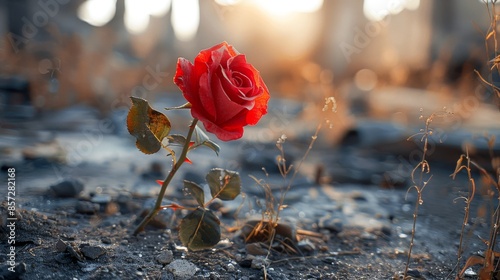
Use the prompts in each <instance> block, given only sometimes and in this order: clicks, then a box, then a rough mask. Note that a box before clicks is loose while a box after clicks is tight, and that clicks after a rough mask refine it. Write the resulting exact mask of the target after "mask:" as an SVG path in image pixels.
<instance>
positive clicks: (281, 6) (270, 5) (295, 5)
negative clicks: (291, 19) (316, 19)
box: [256, 0, 323, 15]
mask: <svg viewBox="0 0 500 280" xmlns="http://www.w3.org/2000/svg"><path fill="white" fill-rule="evenodd" d="M256 4H258V5H259V7H260V8H262V9H263V10H264V11H266V12H268V13H269V14H271V15H286V14H290V13H314V12H316V11H318V10H319V9H321V7H322V6H323V0H307V1H306V0H258V1H256Z"/></svg>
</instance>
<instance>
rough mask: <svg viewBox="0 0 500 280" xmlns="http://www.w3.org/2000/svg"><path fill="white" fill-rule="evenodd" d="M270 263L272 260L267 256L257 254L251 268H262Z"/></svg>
mask: <svg viewBox="0 0 500 280" xmlns="http://www.w3.org/2000/svg"><path fill="white" fill-rule="evenodd" d="M269 264H270V260H268V259H266V258H265V257H261V256H256V257H255V258H254V259H253V260H252V264H251V266H250V267H251V268H253V269H262V267H264V266H267V265H269Z"/></svg>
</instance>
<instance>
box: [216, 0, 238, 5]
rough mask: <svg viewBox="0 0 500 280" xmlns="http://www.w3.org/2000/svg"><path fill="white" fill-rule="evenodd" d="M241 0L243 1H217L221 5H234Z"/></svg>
mask: <svg viewBox="0 0 500 280" xmlns="http://www.w3.org/2000/svg"><path fill="white" fill-rule="evenodd" d="M239 2H241V0H215V3H217V4H219V5H221V6H232V5H236V4H238V3H239Z"/></svg>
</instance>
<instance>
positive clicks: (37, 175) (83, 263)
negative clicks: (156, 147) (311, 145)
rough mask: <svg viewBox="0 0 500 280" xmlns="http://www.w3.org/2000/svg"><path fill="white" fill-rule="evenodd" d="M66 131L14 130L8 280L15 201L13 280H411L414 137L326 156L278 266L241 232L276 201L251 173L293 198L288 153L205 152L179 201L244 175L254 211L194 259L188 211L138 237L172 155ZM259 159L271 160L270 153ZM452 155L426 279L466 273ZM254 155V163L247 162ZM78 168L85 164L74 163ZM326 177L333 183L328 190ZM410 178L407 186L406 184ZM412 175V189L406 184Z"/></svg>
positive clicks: (419, 239)
mask: <svg viewBox="0 0 500 280" xmlns="http://www.w3.org/2000/svg"><path fill="white" fill-rule="evenodd" d="M73 114H74V113H73ZM54 119H61V118H60V117H59V118H56V117H53V119H50V118H47V119H46V121H45V123H44V125H42V126H39V127H38V129H37V130H33V129H31V128H33V127H34V124H36V122H26V121H21V122H17V123H12V122H11V123H4V125H3V127H4V129H3V132H4V133H2V134H3V136H1V137H0V139H1V140H2V149H3V152H2V153H3V156H2V158H1V159H2V162H1V163H2V173H1V174H2V177H3V178H5V179H2V181H3V182H4V184H6V183H5V182H6V181H7V179H6V178H7V173H8V170H9V168H15V169H16V179H17V181H16V182H17V184H16V217H17V220H16V221H15V241H16V244H15V252H16V255H15V261H16V268H15V270H16V272H15V273H12V272H10V271H8V262H7V261H8V260H9V256H7V254H4V253H3V252H9V244H8V239H7V236H8V234H9V232H10V229H9V228H7V227H6V225H7V223H8V222H9V221H8V220H7V217H8V211H7V205H6V202H4V203H3V204H2V206H1V208H0V209H1V215H0V217H1V219H2V231H3V232H2V244H1V245H0V246H1V248H2V249H1V250H2V255H0V259H1V261H2V270H1V274H0V277H3V278H4V279H16V278H20V279H183V278H186V279H206V278H208V279H265V278H266V277H267V279H392V278H393V277H395V276H396V277H397V275H398V274H399V273H401V272H402V271H403V270H404V268H405V264H406V261H407V252H408V246H409V243H410V235H411V225H412V211H413V207H414V202H415V201H416V194H415V192H409V193H408V195H407V192H406V190H407V189H408V187H409V186H410V185H411V182H410V180H409V178H408V166H405V165H402V163H401V158H408V156H409V155H410V154H411V152H412V151H413V150H415V149H417V150H418V146H415V144H414V143H409V144H406V143H405V142H404V141H400V140H404V139H405V138H406V137H399V136H391V137H388V138H385V139H381V140H380V141H378V140H377V141H376V143H371V142H370V141H368V144H367V143H366V141H365V140H363V139H364V138H360V139H361V140H359V139H358V140H359V141H357V142H356V141H353V142H352V143H355V144H353V145H344V146H341V147H337V148H334V147H332V146H329V145H325V144H319V145H318V147H316V148H315V149H313V151H312V152H311V155H310V156H309V158H308V160H307V161H306V163H305V164H304V166H303V169H302V171H301V173H300V174H299V176H298V177H297V179H296V181H295V182H294V183H293V184H292V187H291V189H290V191H289V193H288V194H287V196H286V201H285V204H286V205H287V206H288V207H287V208H286V210H285V211H283V213H282V216H281V217H282V221H283V224H284V225H285V226H286V227H290V228H291V229H293V230H295V232H296V233H297V237H298V242H297V243H292V244H291V245H290V243H287V244H288V245H287V246H284V245H283V243H282V244H280V243H279V242H277V243H276V244H274V245H276V246H274V247H273V250H271V252H270V253H269V255H268V254H267V252H268V250H267V247H262V246H260V245H258V244H257V245H256V244H253V245H246V244H244V242H243V239H242V237H241V236H240V235H239V231H237V229H238V227H240V226H241V225H242V224H244V223H245V221H246V220H248V219H252V217H255V216H257V217H258V216H259V213H260V210H259V208H258V204H257V203H256V201H258V200H260V201H262V198H263V192H262V190H261V189H260V188H259V187H258V186H256V185H255V183H252V180H251V179H250V178H249V177H248V175H249V174H251V175H254V176H257V177H261V178H264V176H263V173H262V171H260V166H266V167H267V169H268V172H269V174H270V176H269V178H268V181H269V182H270V183H271V185H272V187H273V190H275V194H276V195H279V190H280V189H281V188H282V186H283V182H282V181H281V179H280V176H279V174H278V173H277V172H276V170H274V171H273V170H272V166H273V165H274V163H273V162H272V158H274V155H275V154H277V153H278V151H277V150H276V149H275V147H274V144H273V143H272V142H269V143H254V142H251V141H250V140H248V141H246V142H245V144H246V145H247V146H245V147H246V148H244V149H240V150H238V148H241V146H238V145H240V144H234V145H227V146H223V147H222V148H223V151H224V150H226V151H227V152H223V153H222V154H221V156H220V158H218V159H213V156H212V154H211V151H209V150H206V151H205V150H203V151H202V150H200V151H199V152H198V151H195V153H197V155H195V156H193V158H192V160H193V162H195V165H196V168H193V167H192V166H186V167H185V169H186V171H185V172H184V173H181V174H179V176H178V177H179V178H178V180H177V181H176V182H174V184H173V186H172V187H171V188H170V190H169V193H168V194H167V197H166V198H168V199H170V200H175V201H181V202H184V203H187V204H189V203H190V202H189V201H186V198H185V197H184V196H183V195H182V192H181V191H180V190H179V187H178V186H179V182H180V181H181V179H182V178H190V179H191V180H197V179H200V178H203V176H204V172H203V171H204V170H208V168H210V167H214V166H220V167H223V168H230V167H231V166H232V167H237V168H238V170H239V171H240V173H241V176H242V178H244V179H243V181H244V185H243V192H244V193H245V199H244V200H243V199H242V198H239V199H237V200H236V201H234V202H224V203H222V202H218V203H217V205H214V209H216V213H217V215H218V216H219V217H220V218H221V221H222V229H223V238H222V241H221V242H220V243H219V244H218V245H217V246H216V247H215V248H214V249H213V250H205V251H201V252H188V251H186V250H185V249H184V248H183V247H182V246H181V244H180V241H179V239H178V237H177V230H176V226H177V225H178V221H179V219H178V217H179V216H182V215H183V213H181V212H179V213H175V214H174V213H171V212H168V211H164V213H162V217H161V219H159V220H158V222H157V223H155V224H154V226H151V227H148V228H147V230H146V231H145V232H143V233H141V234H139V235H138V236H133V235H132V234H131V233H132V231H133V229H134V225H136V224H137V222H138V221H139V218H138V217H139V216H140V214H141V212H142V211H143V210H144V209H148V208H147V205H151V203H152V201H153V198H154V195H155V194H156V193H157V192H158V186H157V185H156V184H155V183H154V180H156V179H161V178H162V177H164V175H165V174H162V173H164V170H167V167H168V160H165V158H164V155H157V156H152V157H151V156H149V157H148V156H145V155H142V154H140V153H139V152H138V151H137V150H136V149H135V148H134V146H133V140H132V139H131V138H130V137H128V136H127V135H126V134H124V133H123V132H120V131H114V132H111V133H107V134H102V135H101V134H96V133H93V134H92V130H85V129H87V128H90V129H92V128H93V127H96V126H95V125H96V122H97V121H98V119H97V118H94V119H93V121H94V122H92V121H88V118H87V119H86V122H85V123H82V122H81V120H82V119H83V118H78V117H75V118H74V119H75V120H79V121H80V122H79V123H77V124H76V125H75V124H72V125H71V127H73V128H74V127H75V126H76V127H78V129H76V130H75V129H73V130H68V129H61V128H60V127H62V126H61V123H56V125H54V126H56V127H59V128H58V129H54V128H51V127H50V124H51V121H53V122H54ZM63 119H64V118H63ZM118 119H119V118H118ZM91 120H92V119H91ZM65 121H66V123H67V122H69V121H68V118H66V119H65ZM14 126H15V127H16V129H14V128H13V127H14ZM85 131H86V132H85ZM362 135H363V133H359V134H356V135H355V137H363V136H362ZM351 136H352V135H351ZM92 137H93V138H92ZM450 138H451V137H450ZM85 139H87V140H85ZM89 139H90V140H89ZM92 139H93V141H94V142H92V141H91V140H92ZM369 139H374V138H369ZM351 140H352V139H351ZM351 140H349V141H351ZM85 141H88V142H89V143H94V145H92V146H91V149H90V148H88V149H87V150H85V149H84V148H85ZM54 143H56V144H54ZM401 143H403V144H401ZM347 144H349V143H347ZM37 145H45V146H44V148H42V149H41V150H43V151H49V150H50V149H52V151H53V153H49V155H47V154H43V155H41V154H38V156H30V157H27V155H26V148H27V147H36V146H37ZM79 145H80V146H79ZM287 145H289V146H288V151H289V152H290V155H289V156H290V157H291V158H294V159H299V158H300V157H301V155H302V154H303V152H304V151H305V150H306V148H307V142H306V141H302V140H300V139H297V140H295V141H294V140H293V139H290V141H289V143H287ZM54 147H55V148H54ZM78 147H80V148H78ZM82 147H83V148H82ZM248 147H259V153H257V155H256V154H255V153H252V151H253V150H252V149H251V148H248ZM381 147H382V148H381ZM383 147H386V149H384V148H383ZM387 147H389V148H387ZM59 148H61V150H62V151H65V152H66V153H65V155H66V161H65V162H62V163H57V156H54V155H58V153H59V150H58V149H59ZM440 149H441V150H442V151H446V152H444V153H443V154H439V153H438V152H436V153H435V154H434V158H433V161H431V168H432V174H433V178H432V180H431V182H430V183H429V185H428V186H427V189H426V190H425V192H424V196H423V204H422V205H421V206H420V213H419V218H418V222H417V234H416V238H415V245H414V248H413V254H412V259H411V264H410V269H411V270H410V275H412V277H413V278H414V279H446V278H448V279H454V276H453V275H454V274H451V275H452V276H450V273H452V271H454V270H455V271H456V269H455V265H456V263H457V257H456V254H457V248H458V242H459V238H460V226H461V220H462V218H463V216H462V215H463V203H462V202H461V201H458V202H454V199H455V198H456V197H458V196H459V195H460V194H463V193H462V192H463V191H464V190H466V188H465V184H466V178H465V177H462V176H461V177H459V178H458V179H457V180H456V181H452V180H451V179H450V178H449V175H450V174H451V173H452V172H453V169H454V167H455V166H454V161H456V159H457V158H458V156H459V154H460V147H458V148H457V146H456V145H455V146H454V145H448V146H446V145H443V146H438V147H437V148H436V151H438V150H440ZM23 151H24V153H23ZM82 151H86V152H85V153H83V152H82ZM241 151H243V155H239V156H235V155H238V153H237V152H241ZM455 154H456V155H455ZM30 155H32V154H30ZM68 155H69V156H71V155H73V156H74V158H73V161H69V162H68V160H67V159H68ZM78 155H80V156H81V158H79V159H78V157H76V156H78ZM269 156H270V157H269ZM249 159H250V160H249ZM270 159H271V160H270ZM405 168H406V169H405ZM318 169H320V170H322V172H321V173H320V174H319V177H320V179H321V180H320V181H321V184H317V183H315V179H314V177H315V174H317V172H318ZM400 169H401V170H402V171H401V172H406V173H397V172H399V171H398V170H400ZM394 172H396V173H397V174H395V173H394ZM401 174H406V175H405V176H406V177H405V176H399V177H398V176H397V175H401ZM387 178H389V179H390V180H387ZM68 180H69V181H72V180H78V181H80V182H81V183H82V191H81V192H80V189H79V188H78V185H71V186H69V185H66V186H63V190H60V189H59V190H58V189H57V187H51V186H54V185H57V184H58V183H60V182H63V181H68ZM68 186H69V187H68ZM5 189H6V187H5ZM67 192H69V193H67ZM2 193H4V192H3V190H2ZM4 196H5V195H4ZM406 196H407V197H406ZM480 200H481V197H480V196H478V198H477V201H476V203H475V204H474V207H473V211H471V213H472V214H471V218H473V219H472V220H473V222H475V223H474V225H473V226H469V227H467V229H468V232H470V234H467V236H466V240H465V244H466V250H465V253H464V255H465V256H470V255H472V254H474V253H477V252H479V251H481V250H484V248H485V245H484V244H483V243H482V242H481V240H480V238H487V233H488V229H489V228H488V223H487V222H488V220H487V219H478V218H476V217H477V214H476V213H477V205H480V204H481V203H482V202H481V201H480ZM241 205H243V206H244V207H243V208H242V209H241V211H239V212H237V209H238V207H239V206H241ZM236 214H238V215H236ZM235 217H236V218H235ZM284 248H287V250H286V252H284V251H283V249H284ZM262 254H264V255H262ZM266 256H267V258H266ZM461 264H463V261H462V262H461ZM263 265H264V266H263ZM263 267H265V269H264V268H263ZM474 271H477V267H475V268H474V270H472V272H471V273H472V274H473V272H474ZM472 274H471V275H472ZM471 279H474V278H473V277H472V278H471Z"/></svg>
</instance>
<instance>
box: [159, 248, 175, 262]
mask: <svg viewBox="0 0 500 280" xmlns="http://www.w3.org/2000/svg"><path fill="white" fill-rule="evenodd" d="M173 260H174V253H172V251H170V250H166V251H163V252H161V253H160V254H159V255H157V256H156V261H157V262H158V263H159V264H163V265H165V264H169V263H171V262H172V261H173Z"/></svg>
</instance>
